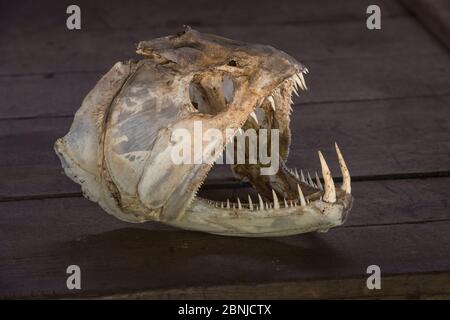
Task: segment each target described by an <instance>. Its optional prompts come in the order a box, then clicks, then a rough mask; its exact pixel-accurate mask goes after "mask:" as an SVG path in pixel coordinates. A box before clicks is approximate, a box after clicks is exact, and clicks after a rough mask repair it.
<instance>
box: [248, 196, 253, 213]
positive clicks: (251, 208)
mask: <svg viewBox="0 0 450 320" xmlns="http://www.w3.org/2000/svg"><path fill="white" fill-rule="evenodd" d="M248 206H249V208H250V210H253V202H252V198H251V197H250V195H248Z"/></svg>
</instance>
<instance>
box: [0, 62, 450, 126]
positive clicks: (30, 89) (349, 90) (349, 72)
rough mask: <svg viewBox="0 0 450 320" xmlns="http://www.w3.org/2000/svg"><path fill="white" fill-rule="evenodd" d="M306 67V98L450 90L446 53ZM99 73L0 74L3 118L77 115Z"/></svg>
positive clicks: (373, 96)
mask: <svg viewBox="0 0 450 320" xmlns="http://www.w3.org/2000/svg"><path fill="white" fill-rule="evenodd" d="M307 66H308V68H309V69H310V71H311V73H310V74H309V75H308V77H307V79H306V81H307V83H308V85H309V88H310V90H309V91H308V92H305V93H303V94H302V95H301V100H302V101H303V102H304V103H308V102H309V103H312V102H314V103H319V102H342V101H349V100H370V99H391V98H398V97H407V96H423V95H443V94H449V93H450V57H449V56H448V55H447V54H445V55H441V54H432V55H425V56H420V57H416V56H412V55H410V56H402V57H398V56H397V57H389V58H386V57H384V58H358V59H357V58H355V59H342V60H341V59H338V60H326V61H320V62H319V61H311V62H309V63H307ZM411 66H414V68H412V67H411ZM99 78H100V74H97V73H81V74H70V75H69V74H55V75H53V76H52V77H47V78H45V77H43V76H40V75H36V76H26V77H18V78H15V79H14V81H11V79H10V78H0V87H1V88H2V91H3V94H2V96H3V97H2V98H3V101H5V102H4V105H3V107H2V109H1V110H0V118H15V117H43V116H67V115H72V114H73V113H74V112H75V111H76V110H77V109H78V108H79V106H80V105H81V101H82V99H83V98H84V96H85V95H86V94H87V93H88V92H89V90H90V89H91V88H92V87H93V86H94V84H95V83H96V81H97V80H98V79H99Z"/></svg>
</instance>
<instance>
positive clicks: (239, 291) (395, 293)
mask: <svg viewBox="0 0 450 320" xmlns="http://www.w3.org/2000/svg"><path fill="white" fill-rule="evenodd" d="M365 281H366V279H365V278H364V277H363V276H362V277H361V278H356V279H344V280H313V281H303V282H283V283H271V284H252V285H234V286H215V287H202V286H200V287H190V288H182V289H169V290H167V289H159V290H151V291H140V292H139V291H138V292H132V293H122V294H113V295H109V296H103V297H102V299H219V300H220V299H234V300H236V299H250V300H254V299H286V300H292V299H368V298H369V299H380V298H381V299H405V298H406V299H449V298H450V295H449V292H450V274H449V273H438V274H420V275H400V276H390V277H385V276H383V278H382V289H383V290H368V289H367V287H366V286H365V285H364V283H365Z"/></svg>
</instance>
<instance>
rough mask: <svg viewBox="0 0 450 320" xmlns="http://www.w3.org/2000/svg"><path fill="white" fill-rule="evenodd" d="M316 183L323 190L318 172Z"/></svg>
mask: <svg viewBox="0 0 450 320" xmlns="http://www.w3.org/2000/svg"><path fill="white" fill-rule="evenodd" d="M316 184H317V186H318V187H319V189H320V190H323V186H322V182H320V178H319V175H318V174H317V172H316Z"/></svg>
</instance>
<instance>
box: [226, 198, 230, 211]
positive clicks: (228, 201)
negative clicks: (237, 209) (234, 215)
mask: <svg viewBox="0 0 450 320" xmlns="http://www.w3.org/2000/svg"><path fill="white" fill-rule="evenodd" d="M227 209H230V200H228V199H227Z"/></svg>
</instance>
